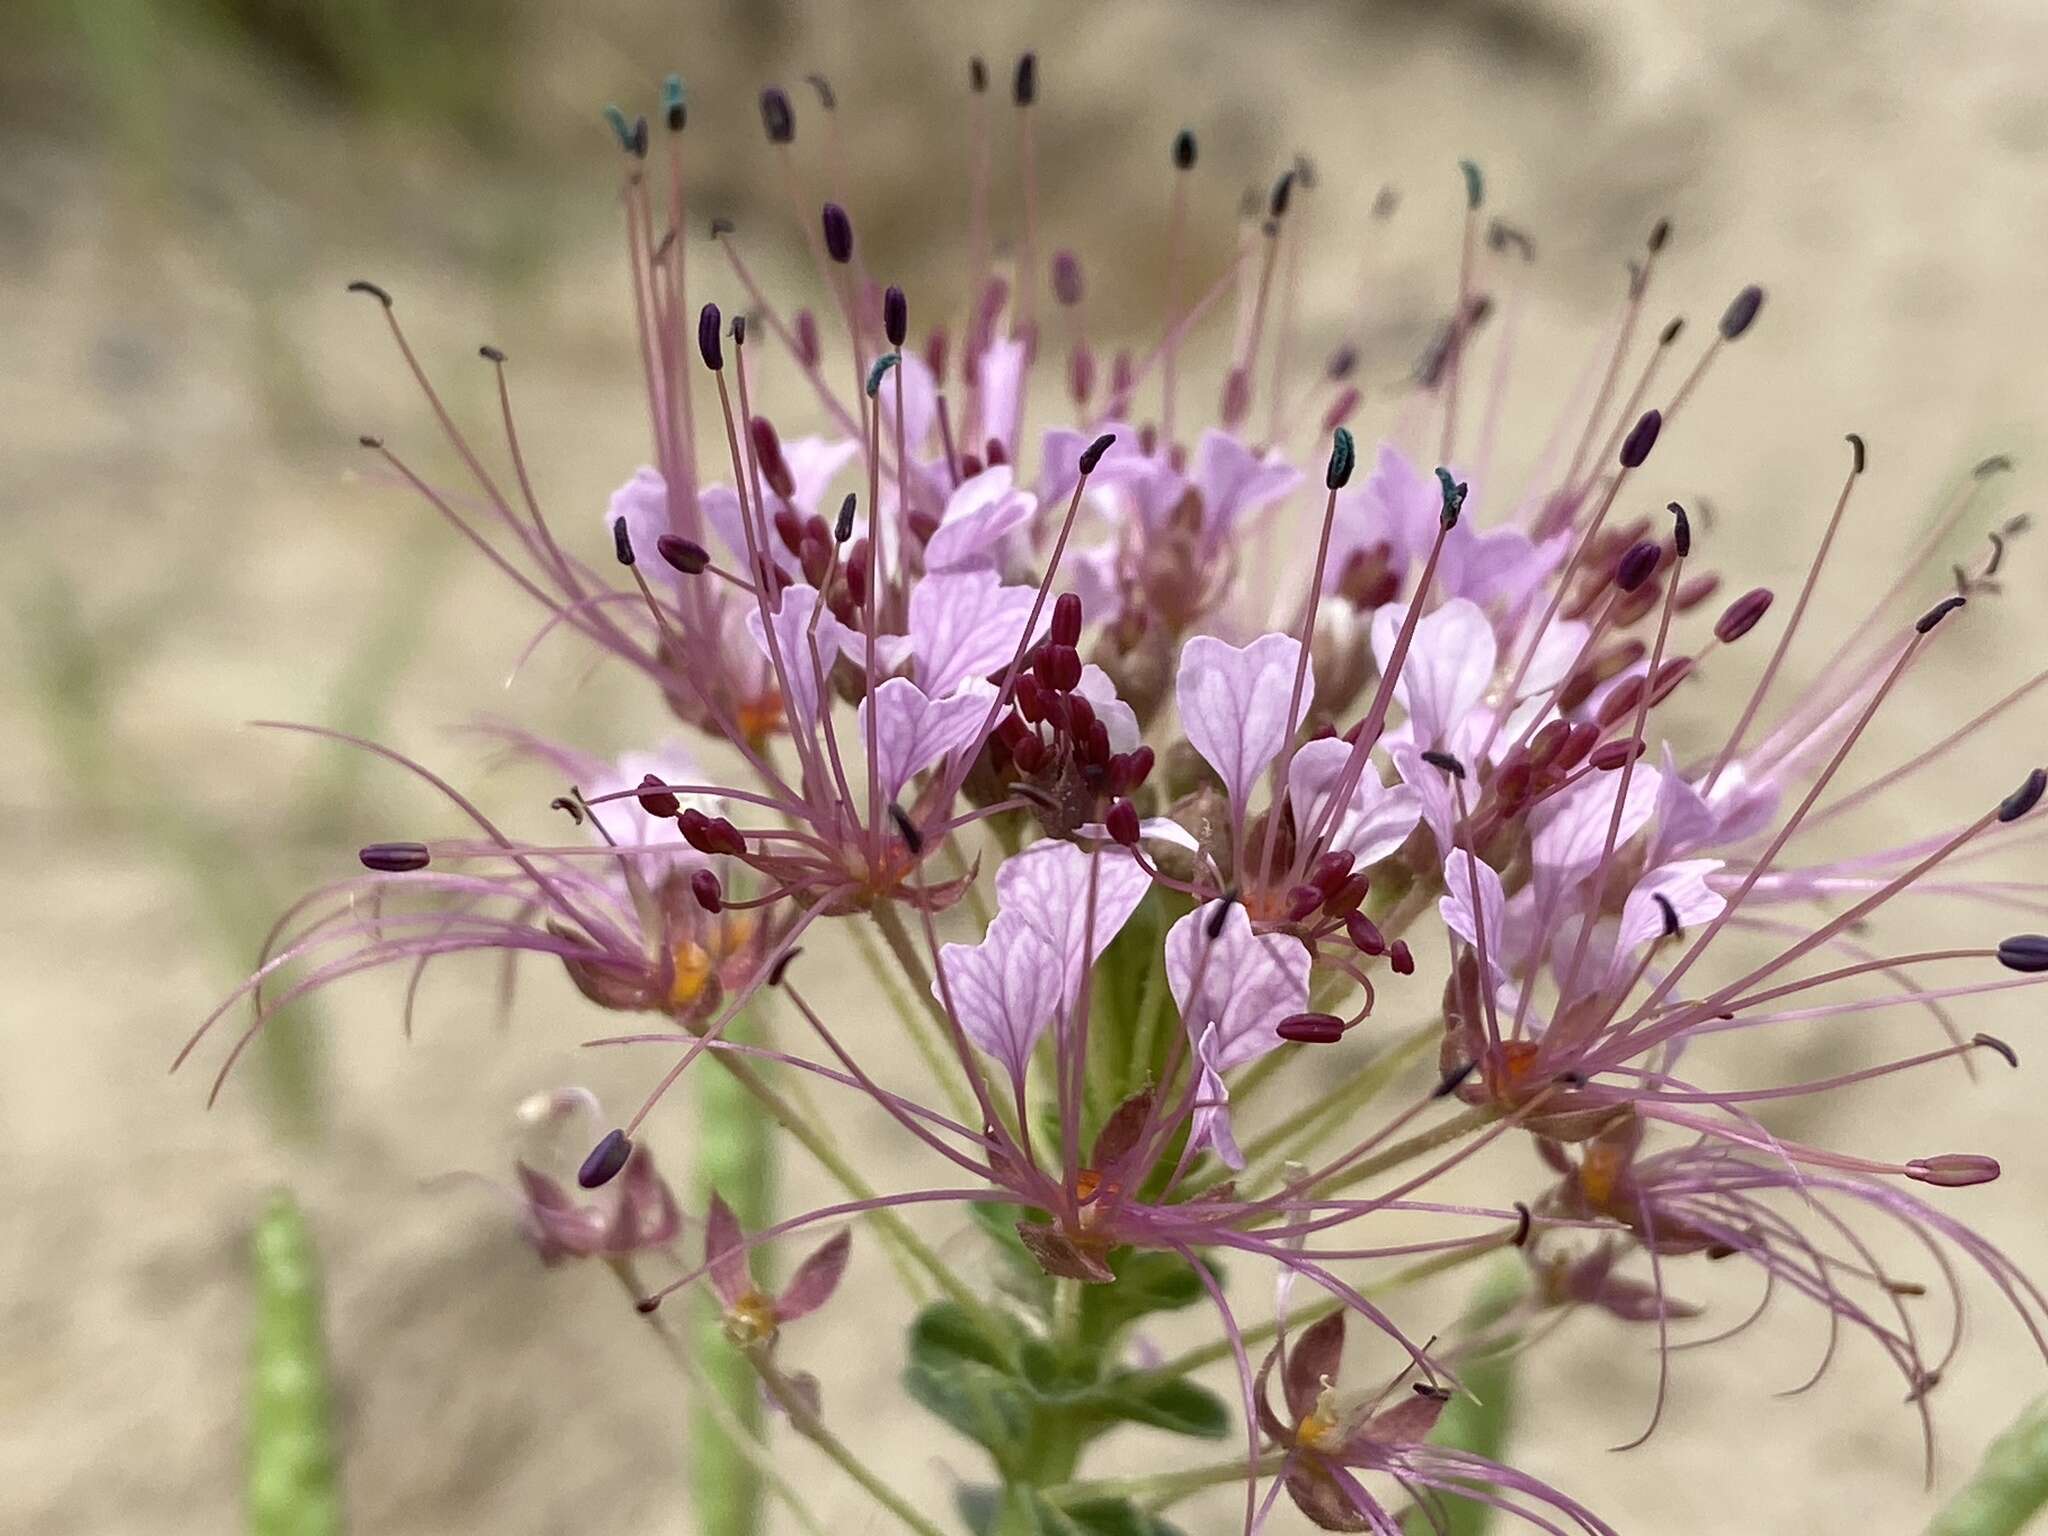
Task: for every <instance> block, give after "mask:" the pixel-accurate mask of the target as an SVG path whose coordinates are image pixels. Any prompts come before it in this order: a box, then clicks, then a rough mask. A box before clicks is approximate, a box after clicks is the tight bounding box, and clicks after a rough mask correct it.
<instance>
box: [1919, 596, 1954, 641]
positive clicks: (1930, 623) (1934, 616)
mask: <svg viewBox="0 0 2048 1536" xmlns="http://www.w3.org/2000/svg"><path fill="white" fill-rule="evenodd" d="M1965 601H1967V600H1966V599H1964V598H1962V597H1944V598H1943V599H1942V600H1941V601H1940V602H1938V603H1936V604H1935V605H1934V606H1933V607H1932V608H1930V609H1928V610H1927V611H1926V612H1925V613H1923V614H1921V615H1920V617H1919V618H1917V619H1915V620H1914V621H1913V630H1914V633H1916V634H1922V635H1924V634H1926V633H1927V632H1928V631H1929V630H1931V629H1933V628H1934V626H1935V625H1937V624H1939V623H1940V622H1941V621H1942V620H1943V619H1945V618H1947V617H1948V616H1949V615H1950V614H1952V613H1954V612H1955V611H1956V610H1957V609H1958V608H1960V607H1962V606H1963V605H1964V603H1965Z"/></svg>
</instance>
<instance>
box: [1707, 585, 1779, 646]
mask: <svg viewBox="0 0 2048 1536" xmlns="http://www.w3.org/2000/svg"><path fill="white" fill-rule="evenodd" d="M1771 599H1772V594H1771V589H1770V588H1769V587H1754V588H1752V589H1751V590H1749V591H1747V592H1745V593H1743V594H1742V596H1740V597H1738V598H1737V599H1735V601H1734V602H1732V603H1730V604H1729V605H1728V606H1727V607H1726V608H1724V609H1722V610H1721V617H1720V618H1718V619H1716V620H1715V621H1714V638H1715V639H1716V640H1719V641H1720V642H1721V643H1722V644H1723V645H1726V644H1728V643H1729V642H1731V641H1734V640H1740V639H1741V638H1742V637H1743V636H1744V635H1746V634H1748V633H1749V632H1750V631H1751V630H1752V629H1755V628H1756V626H1757V624H1758V623H1759V622H1760V621H1761V620H1762V618H1763V616H1764V615H1765V614H1766V613H1768V612H1770V610H1771Z"/></svg>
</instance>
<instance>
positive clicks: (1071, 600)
mask: <svg viewBox="0 0 2048 1536" xmlns="http://www.w3.org/2000/svg"><path fill="white" fill-rule="evenodd" d="M1051 639H1052V643H1053V644H1054V645H1079V644H1080V643H1081V599H1080V597H1079V595H1077V594H1076V593H1073V592H1062V593H1061V594H1060V595H1059V596H1058V597H1057V598H1055V599H1053V605H1052V632H1051Z"/></svg>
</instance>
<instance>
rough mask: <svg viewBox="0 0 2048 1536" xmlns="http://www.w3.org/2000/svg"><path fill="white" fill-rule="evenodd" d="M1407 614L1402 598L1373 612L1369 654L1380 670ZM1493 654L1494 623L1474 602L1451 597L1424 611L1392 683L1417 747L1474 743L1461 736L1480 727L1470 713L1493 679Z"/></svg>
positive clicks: (1462, 746) (1456, 746)
mask: <svg viewBox="0 0 2048 1536" xmlns="http://www.w3.org/2000/svg"><path fill="white" fill-rule="evenodd" d="M1407 616H1408V608H1407V605H1406V604H1404V603H1387V604H1385V605H1384V606H1382V607H1381V608H1380V609H1378V610H1377V611H1376V612H1375V613H1374V614H1373V618H1372V653H1373V656H1374V657H1375V658H1376V659H1377V660H1378V662H1379V664H1380V666H1381V668H1382V669H1384V668H1385V667H1386V666H1387V665H1388V663H1389V662H1390V661H1391V660H1392V659H1393V653H1394V645H1395V643H1396V637H1397V636H1398V635H1399V633H1400V630H1401V625H1402V623H1403V621H1404V620H1405V619H1406V618H1407ZM1497 653H1498V646H1497V645H1496V643H1495V641H1494V637H1493V625H1492V624H1491V623H1489V622H1488V621H1487V617H1486V615H1485V614H1484V613H1483V612H1481V611H1480V608H1479V605H1478V604H1476V603H1473V602H1470V601H1468V600H1466V599H1465V598H1462V597H1458V598H1452V599H1451V600H1450V601H1449V602H1447V603H1445V604H1444V605H1443V606H1442V607H1440V608H1438V609H1436V610H1434V611H1433V612H1431V613H1427V614H1424V615H1423V617H1422V619H1421V620H1420V621H1419V622H1418V623H1417V624H1416V626H1415V638H1414V639H1413V640H1412V641H1411V642H1410V643H1409V647H1408V656H1407V659H1406V660H1405V661H1404V662H1403V663H1402V666H1401V675H1400V676H1399V677H1398V678H1397V679H1396V680H1395V682H1394V698H1395V699H1396V700H1397V701H1398V702H1399V703H1400V705H1401V707H1402V708H1404V709H1406V710H1407V711H1408V726H1409V736H1410V738H1411V739H1412V740H1413V741H1414V743H1415V745H1416V746H1418V747H1424V748H1447V749H1448V750H1450V751H1453V752H1464V751H1467V750H1469V749H1471V748H1474V747H1477V746H1478V742H1477V740H1470V741H1468V740H1467V739H1466V738H1468V737H1473V736H1476V735H1477V734H1479V733H1481V732H1483V729H1484V727H1483V725H1481V724H1479V720H1480V719H1481V718H1483V717H1475V711H1477V710H1478V708H1479V706H1480V704H1481V703H1482V701H1483V700H1484V699H1485V697H1486V690H1487V689H1488V687H1490V686H1491V685H1492V683H1493V667H1494V661H1495V658H1496V655H1497Z"/></svg>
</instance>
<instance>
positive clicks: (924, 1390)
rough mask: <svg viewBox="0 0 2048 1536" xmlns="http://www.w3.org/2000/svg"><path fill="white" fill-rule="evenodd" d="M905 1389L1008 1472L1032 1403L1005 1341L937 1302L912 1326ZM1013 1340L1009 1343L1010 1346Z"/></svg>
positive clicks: (950, 1304) (1029, 1418) (1024, 1433)
mask: <svg viewBox="0 0 2048 1536" xmlns="http://www.w3.org/2000/svg"><path fill="white" fill-rule="evenodd" d="M909 1342H910V1349H909V1354H910V1360H909V1363H908V1364H907V1365H906V1366H905V1367H904V1370H903V1385H904V1387H905V1389H906V1390H907V1391H908V1392H909V1393H910V1395H911V1396H912V1397H913V1398H915V1399H916V1400H917V1401H918V1403H919V1404H920V1405H921V1406H922V1407H923V1408H924V1409H925V1410H926V1411H927V1412H929V1413H931V1414H934V1415H935V1416H937V1417H938V1418H941V1419H944V1420H945V1421H946V1422H947V1423H948V1424H950V1425H952V1426H953V1428H955V1429H957V1430H958V1431H959V1432H960V1433H961V1434H963V1435H965V1436H967V1438H968V1439H970V1440H972V1441H974V1442H975V1443H976V1444H978V1445H980V1446H983V1447H984V1448H986V1449H987V1451H988V1452H989V1454H990V1455H991V1456H992V1457H993V1458H994V1459H995V1463H996V1465H997V1467H998V1468H1002V1469H1005V1470H1007V1469H1008V1467H1009V1466H1010V1464H1011V1462H1012V1460H1013V1459H1014V1456H1015V1454H1016V1453H1017V1451H1018V1449H1019V1448H1020V1447H1021V1446H1022V1445H1023V1444H1024V1443H1025V1440H1026V1438H1027V1436H1028V1435H1029V1434H1030V1431H1031V1428H1032V1404H1031V1402H1030V1400H1029V1397H1028V1395H1027V1389H1026V1387H1025V1385H1024V1383H1023V1382H1021V1381H1019V1380H1018V1379H1017V1378H1016V1377H1015V1376H1013V1375H1012V1374H1011V1367H1010V1363H1009V1358H1008V1356H1007V1355H1006V1354H1005V1352H1004V1345H1003V1343H998V1342H997V1341H995V1340H992V1339H990V1338H989V1337H988V1335H987V1334H985V1333H984V1332H983V1331H982V1330H981V1327H980V1326H979V1325H978V1324H977V1323H976V1322H975V1320H974V1318H973V1316H972V1315H971V1314H970V1313H969V1312H968V1311H967V1310H966V1309H965V1308H964V1307H962V1306H960V1305H959V1304H957V1303H955V1302H950V1301H940V1302H934V1303H933V1304H932V1305H930V1306H928V1307H926V1308H925V1309H924V1310H923V1311H922V1312H920V1313H918V1315H917V1319H916V1321H914V1322H913V1323H912V1324H911V1325H910V1341H909ZM1008 1342H1012V1341H1004V1343H1008Z"/></svg>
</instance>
